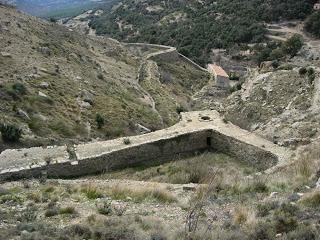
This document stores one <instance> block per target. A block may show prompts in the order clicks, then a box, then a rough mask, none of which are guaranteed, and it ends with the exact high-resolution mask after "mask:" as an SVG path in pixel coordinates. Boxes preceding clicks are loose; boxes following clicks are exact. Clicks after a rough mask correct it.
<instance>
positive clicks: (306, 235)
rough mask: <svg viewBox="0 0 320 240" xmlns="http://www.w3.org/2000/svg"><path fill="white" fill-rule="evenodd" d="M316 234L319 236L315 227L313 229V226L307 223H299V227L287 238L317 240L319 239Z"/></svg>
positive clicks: (292, 239) (289, 239)
mask: <svg viewBox="0 0 320 240" xmlns="http://www.w3.org/2000/svg"><path fill="white" fill-rule="evenodd" d="M316 236H319V235H318V234H317V233H316V231H315V229H313V228H312V227H311V226H307V225H305V224H301V225H299V227H298V228H297V229H296V230H294V231H292V232H290V233H288V235H287V239H288V240H296V239H299V240H315V239H317V238H316Z"/></svg>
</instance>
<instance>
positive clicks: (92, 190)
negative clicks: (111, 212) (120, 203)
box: [81, 185, 103, 199]
mask: <svg viewBox="0 0 320 240" xmlns="http://www.w3.org/2000/svg"><path fill="white" fill-rule="evenodd" d="M81 192H82V193H84V194H85V195H86V196H87V198H88V199H97V198H101V197H103V194H102V193H101V192H100V191H99V189H98V188H97V187H95V186H93V185H87V186H84V187H82V189H81Z"/></svg>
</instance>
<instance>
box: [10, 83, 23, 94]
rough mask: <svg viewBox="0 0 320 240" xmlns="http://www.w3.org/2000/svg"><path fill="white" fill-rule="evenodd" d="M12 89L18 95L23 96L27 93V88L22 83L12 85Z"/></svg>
mask: <svg viewBox="0 0 320 240" xmlns="http://www.w3.org/2000/svg"><path fill="white" fill-rule="evenodd" d="M12 89H13V90H14V91H15V92H16V93H17V94H19V95H25V94H26V93H27V88H26V87H25V86H24V85H23V84H22V83H15V84H13V85H12Z"/></svg>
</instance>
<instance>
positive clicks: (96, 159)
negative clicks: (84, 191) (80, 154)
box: [0, 130, 210, 181]
mask: <svg viewBox="0 0 320 240" xmlns="http://www.w3.org/2000/svg"><path fill="white" fill-rule="evenodd" d="M209 136H210V130H204V131H199V132H193V133H186V134H181V135H177V136H174V137H172V138H166V139H161V140H158V141H154V142H149V143H145V144H140V145H136V146H130V145H128V146H126V147H124V148H123V149H119V150H117V151H113V152H112V151H111V152H109V153H106V154H102V155H100V156H93V157H92V158H91V157H88V158H86V159H82V160H79V161H77V160H74V161H71V160H68V161H61V162H58V163H56V162H52V163H48V164H45V163H42V164H40V163H39V164H38V166H37V167H34V168H30V167H21V168H16V169H14V171H8V172H3V173H1V174H0V180H2V181H4V180H13V179H21V178H31V177H40V176H41V175H42V174H44V172H45V174H46V176H47V177H49V178H70V177H78V176H84V175H89V174H95V173H101V172H106V171H110V170H116V169H122V168H125V167H130V166H134V165H137V164H141V163H146V162H147V163H148V164H152V163H153V162H154V163H155V164H156V163H163V162H167V161H171V160H173V159H175V157H177V156H187V155H190V154H193V153H195V152H197V151H200V152H201V151H204V150H206V149H208V146H207V141H206V139H207V137H209Z"/></svg>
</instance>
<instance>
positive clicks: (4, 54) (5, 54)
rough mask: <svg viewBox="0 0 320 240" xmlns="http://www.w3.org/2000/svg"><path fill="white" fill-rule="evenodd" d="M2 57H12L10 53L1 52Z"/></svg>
mask: <svg viewBox="0 0 320 240" xmlns="http://www.w3.org/2000/svg"><path fill="white" fill-rule="evenodd" d="M1 56H2V57H7V58H10V57H12V55H11V53H8V52H1Z"/></svg>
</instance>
